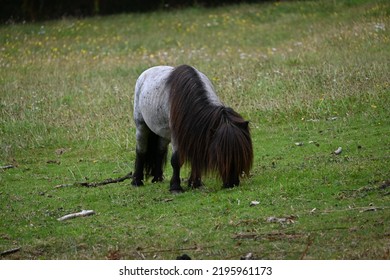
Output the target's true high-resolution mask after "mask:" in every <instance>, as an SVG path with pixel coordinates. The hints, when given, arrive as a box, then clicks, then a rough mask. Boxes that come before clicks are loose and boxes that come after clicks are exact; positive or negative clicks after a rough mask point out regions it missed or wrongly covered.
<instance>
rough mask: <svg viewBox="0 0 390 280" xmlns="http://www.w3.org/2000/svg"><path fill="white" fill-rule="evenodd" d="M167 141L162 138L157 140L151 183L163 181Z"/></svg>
mask: <svg viewBox="0 0 390 280" xmlns="http://www.w3.org/2000/svg"><path fill="white" fill-rule="evenodd" d="M168 145H169V140H166V139H164V138H162V137H158V139H157V149H156V151H155V158H154V164H153V169H152V172H151V174H152V176H153V179H152V183H156V182H162V181H163V180H164V176H163V170H164V165H165V162H166V159H167V153H168Z"/></svg>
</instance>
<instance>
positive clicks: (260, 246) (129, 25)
mask: <svg viewBox="0 0 390 280" xmlns="http://www.w3.org/2000/svg"><path fill="white" fill-rule="evenodd" d="M183 63H185V64H190V65H193V66H195V67H197V68H198V69H199V70H201V71H202V72H204V73H206V74H207V75H208V76H209V77H210V79H211V80H212V82H213V83H214V85H215V88H216V91H217V93H218V94H219V95H220V98H221V100H222V101H223V102H224V103H226V104H227V105H229V106H231V107H233V108H234V109H235V110H236V111H238V112H240V113H241V114H242V115H243V116H245V118H246V119H248V120H250V126H251V132H252V139H253V145H254V153H255V161H254V166H253V169H252V172H251V176H250V177H249V178H247V179H246V180H244V181H243V182H242V185H241V186H240V187H238V188H234V189H222V188H221V182H219V181H218V180H215V179H214V178H213V177H208V178H206V179H205V184H206V186H205V187H204V188H202V189H200V190H187V191H186V192H185V193H183V194H180V195H171V194H170V193H169V192H168V181H169V178H170V174H171V172H172V171H171V168H170V166H169V165H168V166H167V168H166V172H165V175H166V180H165V182H164V183H161V184H151V183H147V184H146V185H145V186H144V187H140V188H134V187H131V186H130V181H128V180H127V181H124V182H122V183H118V184H111V185H107V186H102V187H97V188H86V187H80V186H71V187H64V188H54V187H55V186H56V185H59V184H71V183H74V182H83V181H100V180H103V179H106V178H114V177H120V176H123V175H125V174H127V173H128V172H130V171H132V170H133V164H134V163H133V161H134V158H135V127H134V124H133V121H132V110H133V109H132V107H133V105H132V99H133V88H134V85H135V81H136V79H137V77H138V75H139V74H140V73H141V72H142V71H143V70H145V69H146V68H149V67H151V66H154V65H159V64H168V65H179V64H183ZM389 65H390V3H389V2H388V1H385V0H383V1H381V0H372V1H359V0H356V1H353V0H340V1H325V0H322V1H302V2H299V1H292V2H288V1H283V2H275V3H266V4H252V5H237V6H226V7H219V8H214V9H203V8H189V9H185V10H178V11H170V12H168V11H159V12H153V13H147V14H124V15H115V16H109V17H101V18H100V17H96V18H86V19H73V18H65V19H62V20H58V21H50V22H40V23H36V24H13V25H3V26H0V166H6V165H13V166H14V168H10V169H4V168H2V170H0V209H1V211H0V252H4V251H7V250H10V249H14V248H17V249H18V250H16V252H14V253H11V254H4V255H3V256H1V257H0V258H3V259H175V258H176V257H177V256H179V255H181V254H184V253H185V254H188V255H189V256H190V257H191V258H193V259H240V258H241V257H242V256H245V255H247V254H248V253H252V254H253V257H254V258H256V259H389V258H390V196H389V194H390V163H389V162H390V109H389V108H390V106H389V104H390V75H389V73H390V71H389V70H390V69H389ZM338 147H342V153H341V154H339V155H336V154H334V153H333V152H334V151H335V150H336V149H337V148H338ZM188 172H189V168H188V167H186V168H185V169H184V171H183V172H182V174H183V176H184V175H186V173H188ZM252 201H257V202H259V203H258V204H257V205H254V206H250V205H251V202H252ZM82 209H88V210H90V209H91V210H94V211H95V212H96V214H95V215H93V216H89V217H84V218H76V219H72V220H68V221H63V222H59V221H57V218H59V217H61V216H63V215H66V214H69V213H73V212H78V211H81V210H82Z"/></svg>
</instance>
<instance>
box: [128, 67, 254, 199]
mask: <svg viewBox="0 0 390 280" xmlns="http://www.w3.org/2000/svg"><path fill="white" fill-rule="evenodd" d="M134 121H135V125H136V139H137V146H136V160H135V171H134V174H133V180H132V185H134V186H141V185H143V180H144V171H145V173H146V174H147V175H152V176H153V179H152V182H159V181H162V180H163V168H164V164H165V162H166V157H167V150H168V144H169V143H170V142H171V143H172V158H171V164H172V168H173V176H172V178H171V181H170V191H171V192H182V191H183V189H182V187H181V186H180V168H181V166H182V165H183V164H184V163H186V162H187V163H189V164H190V165H191V175H190V177H189V180H188V185H189V186H190V187H199V186H201V185H202V181H201V176H202V174H205V173H207V172H208V171H211V172H215V173H217V174H219V176H220V178H221V179H222V181H223V186H224V187H227V188H231V187H233V186H238V185H239V183H240V176H241V175H243V174H248V173H249V170H250V168H251V166H252V162H253V149H252V140H251V136H250V133H249V127H248V122H247V121H245V120H244V119H243V118H242V117H241V116H240V114H238V113H236V112H235V111H234V110H233V109H231V108H229V107H225V106H224V105H223V104H222V103H221V102H220V101H219V99H218V97H217V95H216V93H215V92H214V89H213V86H212V84H211V82H210V80H209V79H208V78H207V77H206V76H205V75H204V74H203V73H201V72H199V71H198V70H196V69H195V68H193V67H191V66H188V65H181V66H178V67H176V68H173V67H170V66H156V67H152V68H150V69H147V70H146V71H145V72H143V73H142V74H141V75H140V77H139V78H138V80H137V83H136V86H135V97H134Z"/></svg>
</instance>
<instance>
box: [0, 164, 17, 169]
mask: <svg viewBox="0 0 390 280" xmlns="http://www.w3.org/2000/svg"><path fill="white" fill-rule="evenodd" d="M11 168H15V165H12V164H10V165H5V166H0V169H1V170H6V169H11Z"/></svg>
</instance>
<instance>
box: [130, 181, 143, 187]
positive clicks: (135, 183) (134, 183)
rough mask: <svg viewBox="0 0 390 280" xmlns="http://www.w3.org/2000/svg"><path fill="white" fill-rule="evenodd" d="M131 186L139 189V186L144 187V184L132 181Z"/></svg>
mask: <svg viewBox="0 0 390 280" xmlns="http://www.w3.org/2000/svg"><path fill="white" fill-rule="evenodd" d="M131 185H132V186H133V187H141V186H143V185H144V183H143V182H142V181H134V180H133V181H132V182H131Z"/></svg>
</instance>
